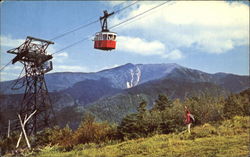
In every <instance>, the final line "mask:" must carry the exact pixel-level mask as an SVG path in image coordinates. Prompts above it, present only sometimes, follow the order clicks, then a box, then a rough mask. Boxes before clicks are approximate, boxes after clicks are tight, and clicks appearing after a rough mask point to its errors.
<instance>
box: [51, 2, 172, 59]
mask: <svg viewBox="0 0 250 157" xmlns="http://www.w3.org/2000/svg"><path fill="white" fill-rule="evenodd" d="M168 2H169V1H166V2H164V3H161V4H159V5H157V6H155V7H153V8H150V9H148V10H146V11H144V12H142V13H140V14H137V15H135V16H133V17H131V18H128V19H126V20H124V21H122V22H120V23H118V24H116V25H114V26H112V27H110V28H115V27H118V26H120V25H122V24H124V23H126V22H128V21H130V20H133V19H135V18H137V17H139V16H141V15H143V14H145V13H147V12H149V11H152V10H154V9H156V8H159V7H160V6H162V5H164V4H166V3H168ZM87 39H89V37H87V38H84V39H81V40H79V41H77V42H75V43H72V44H71V45H69V46H67V47H64V48H62V49H60V50H59V51H56V52H55V53H53V54H56V53H59V52H61V51H63V50H65V49H68V48H70V47H72V46H74V45H76V44H78V43H80V42H82V41H85V40H87ZM53 54H52V55H53Z"/></svg>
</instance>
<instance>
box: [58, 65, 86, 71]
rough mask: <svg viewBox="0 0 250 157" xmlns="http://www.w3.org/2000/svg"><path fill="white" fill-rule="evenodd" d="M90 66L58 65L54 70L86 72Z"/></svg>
mask: <svg viewBox="0 0 250 157" xmlns="http://www.w3.org/2000/svg"><path fill="white" fill-rule="evenodd" d="M86 71H88V68H86V67H84V66H76V65H72V66H71V65H57V66H55V68H54V69H53V72H86Z"/></svg>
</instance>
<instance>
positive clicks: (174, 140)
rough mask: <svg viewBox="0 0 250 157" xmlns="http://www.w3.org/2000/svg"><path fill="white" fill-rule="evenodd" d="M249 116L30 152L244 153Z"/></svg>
mask: <svg viewBox="0 0 250 157" xmlns="http://www.w3.org/2000/svg"><path fill="white" fill-rule="evenodd" d="M249 130H250V117H239V116H236V117H234V118H233V119H231V120H225V121H222V122H217V123H214V124H204V125H202V126H195V127H194V128H192V129H191V134H189V133H187V132H186V131H184V132H181V133H178V134H177V133H176V134H168V135H155V136H153V137H149V138H141V139H136V140H129V141H125V142H122V143H118V144H113V145H106V146H100V145H95V144H89V145H79V146H76V148H75V149H74V150H73V151H70V152H60V151H59V149H58V148H57V147H55V146H54V147H45V148H44V149H43V150H42V151H41V152H39V153H35V154H34V153H33V154H31V155H30V156H39V157H71V156H72V157H77V156H78V157H142V156H146V157H182V156H183V157H222V156H223V157H247V156H249V155H250V149H249V144H250V142H249V139H250V135H249Z"/></svg>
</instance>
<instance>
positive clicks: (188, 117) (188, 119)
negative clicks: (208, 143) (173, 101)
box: [185, 106, 195, 133]
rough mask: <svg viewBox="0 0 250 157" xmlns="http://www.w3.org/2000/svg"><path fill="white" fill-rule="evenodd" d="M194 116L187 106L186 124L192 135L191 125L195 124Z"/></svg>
mask: <svg viewBox="0 0 250 157" xmlns="http://www.w3.org/2000/svg"><path fill="white" fill-rule="evenodd" d="M194 121H195V120H194V116H193V115H192V114H191V113H190V111H189V110H188V108H187V106H185V124H187V128H188V133H191V131H190V128H191V124H192V123H193V122H194Z"/></svg>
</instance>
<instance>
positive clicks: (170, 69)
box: [0, 63, 250, 122]
mask: <svg viewBox="0 0 250 157" xmlns="http://www.w3.org/2000/svg"><path fill="white" fill-rule="evenodd" d="M45 78H46V82H47V86H48V89H49V92H50V93H51V97H52V102H53V105H54V107H55V108H56V110H58V111H59V110H60V109H62V108H64V107H69V106H78V107H80V108H81V109H82V110H84V111H88V112H92V113H93V114H95V115H96V116H97V117H98V119H100V120H109V121H113V122H118V121H119V120H120V119H121V118H122V117H123V116H124V115H126V114H128V113H130V112H134V111H135V109H136V106H137V105H138V103H139V102H140V101H141V100H142V99H145V100H147V101H148V102H149V103H150V104H151V105H152V103H153V101H154V100H155V99H156V97H157V96H158V94H161V93H162V94H166V95H167V96H168V97H170V98H171V99H175V98H180V99H183V98H185V97H188V96H193V95H198V94H200V93H204V92H208V93H211V94H214V95H215V96H216V95H227V94H229V93H237V92H240V91H242V90H245V89H247V88H249V86H250V85H249V77H248V76H240V75H234V74H226V73H216V74H209V73H205V72H202V71H199V70H194V69H190V68H186V67H183V66H180V65H178V64H174V63H171V64H131V63H128V64H125V65H122V66H119V67H116V68H112V69H107V70H103V71H100V72H96V73H79V72H77V73H73V72H61V73H51V74H47V75H46V77H45ZM14 81H15V80H13V81H6V82H0V86H1V88H0V92H1V93H2V94H4V95H6V96H5V98H0V99H1V103H0V104H1V107H3V106H5V107H6V106H8V105H9V103H10V102H12V105H13V103H14V104H16V105H17V102H18V101H14V100H15V98H13V96H14V95H13V96H10V95H11V94H15V97H17V95H19V96H18V97H20V94H21V93H23V91H24V89H21V90H15V91H13V90H11V89H10V86H11V84H13V83H14ZM9 99H12V100H9Z"/></svg>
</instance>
